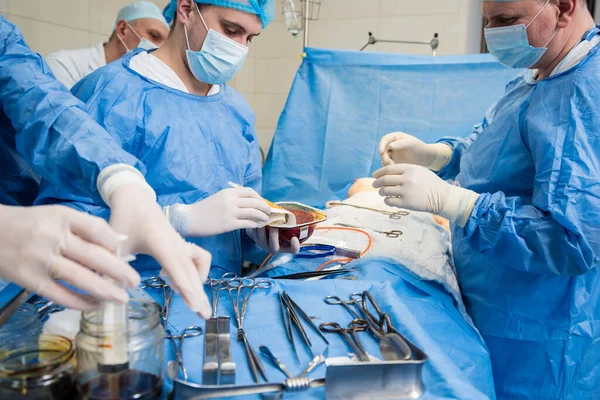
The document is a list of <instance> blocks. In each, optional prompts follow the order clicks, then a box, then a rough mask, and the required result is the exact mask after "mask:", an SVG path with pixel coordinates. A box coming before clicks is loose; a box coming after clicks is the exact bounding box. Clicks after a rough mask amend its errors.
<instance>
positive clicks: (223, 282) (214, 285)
mask: <svg viewBox="0 0 600 400" xmlns="http://www.w3.org/2000/svg"><path fill="white" fill-rule="evenodd" d="M236 278H237V274H236V273H235V272H227V273H225V274H224V275H223V276H222V277H221V279H210V280H209V281H208V285H209V287H210V304H211V305H212V318H216V317H217V312H218V308H219V297H220V296H221V291H222V290H226V289H227V283H228V282H229V281H232V280H234V279H236Z"/></svg>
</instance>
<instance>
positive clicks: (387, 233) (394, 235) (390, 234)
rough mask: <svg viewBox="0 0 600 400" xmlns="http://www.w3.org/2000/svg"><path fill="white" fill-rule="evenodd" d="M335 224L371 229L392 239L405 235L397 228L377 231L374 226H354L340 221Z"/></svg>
mask: <svg viewBox="0 0 600 400" xmlns="http://www.w3.org/2000/svg"><path fill="white" fill-rule="evenodd" d="M334 225H337V226H342V227H344V228H354V229H370V230H372V231H373V232H375V233H380V234H382V235H385V236H387V237H389V238H390V239H398V238H399V237H400V236H402V235H403V232H402V231H399V230H397V229H394V230H391V231H377V230H375V229H372V228H366V227H361V226H354V225H348V224H340V223H336V224H334Z"/></svg>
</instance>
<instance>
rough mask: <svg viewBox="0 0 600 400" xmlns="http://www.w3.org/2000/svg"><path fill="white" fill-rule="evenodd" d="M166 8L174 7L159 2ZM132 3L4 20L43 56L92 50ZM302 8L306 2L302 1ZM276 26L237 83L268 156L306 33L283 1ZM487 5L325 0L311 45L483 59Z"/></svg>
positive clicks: (32, 8)
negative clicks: (436, 41) (434, 42)
mask: <svg viewBox="0 0 600 400" xmlns="http://www.w3.org/2000/svg"><path fill="white" fill-rule="evenodd" d="M153 1H154V3H156V4H158V5H159V6H161V7H162V6H164V5H165V4H166V0H162V1H161V0H153ZM131 2H132V0H0V13H2V14H3V15H5V16H6V17H7V18H8V19H10V20H11V21H12V22H14V23H15V24H16V25H17V26H18V27H19V28H20V29H21V30H22V31H23V34H24V36H25V39H26V40H27V42H28V43H29V45H30V46H31V47H32V49H34V50H35V51H37V52H39V53H41V54H42V55H44V56H45V55H48V54H49V53H51V52H53V51H56V50H59V49H64V48H72V49H75V48H82V47H89V46H92V45H94V44H96V43H99V42H102V41H105V40H106V39H107V38H108V36H109V34H110V33H111V31H112V28H113V24H114V19H115V16H116V14H117V11H118V10H119V9H120V8H121V7H123V6H125V5H127V4H130V3H131ZM298 2H299V1H298ZM276 4H277V12H276V19H275V21H274V22H273V23H272V24H271V25H270V26H269V27H268V28H267V29H266V30H265V31H264V32H263V33H262V34H261V35H260V36H259V37H257V38H256V39H255V40H254V41H253V43H252V44H251V46H250V53H249V56H248V59H247V61H246V63H245V65H244V67H243V68H242V70H241V71H240V72H239V73H238V75H237V76H236V77H235V78H234V80H233V81H232V82H230V84H231V85H232V86H233V87H235V88H236V89H238V90H239V91H240V92H242V94H243V95H244V96H245V97H246V98H247V100H248V101H249V103H250V105H251V106H252V108H253V109H254V111H255V112H256V127H257V131H258V135H259V139H260V142H261V146H262V147H263V149H264V150H265V153H266V152H267V150H268V147H269V145H270V143H271V140H272V138H273V133H274V132H275V128H276V126H277V120H278V118H279V115H280V114H281V111H282V109H283V106H284V104H285V101H286V98H287V94H288V92H289V89H290V87H291V84H292V80H293V78H294V75H295V73H296V71H297V69H298V66H299V65H300V63H301V62H302V57H301V54H302V32H301V33H300V35H299V37H298V38H293V37H292V36H291V35H290V34H289V33H288V32H287V30H286V27H285V22H284V21H283V17H282V15H281V0H276ZM480 4H481V2H480V0H419V1H412V0H321V8H320V14H319V19H318V20H317V21H311V23H310V43H309V44H310V46H313V47H329V48H336V49H345V50H354V49H360V48H361V47H362V46H363V45H364V44H366V43H367V38H368V32H373V34H374V35H375V37H376V38H379V39H389V40H408V41H429V40H431V38H432V37H433V34H434V33H435V32H437V33H439V35H440V47H439V54H440V55H450V54H466V53H477V52H479V48H480V41H479V40H480V33H478V32H480V29H481V16H480V12H479V7H480ZM367 51H385V52H400V53H408V54H431V49H430V47H429V46H427V45H421V46H415V45H399V44H385V43H378V44H376V45H374V46H369V47H368V49H367Z"/></svg>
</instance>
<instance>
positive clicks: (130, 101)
mask: <svg viewBox="0 0 600 400" xmlns="http://www.w3.org/2000/svg"><path fill="white" fill-rule="evenodd" d="M165 15H166V17H167V19H168V20H170V21H172V26H171V31H170V34H169V37H168V38H167V40H166V41H165V43H164V44H163V45H162V46H161V47H160V49H158V50H156V51H152V52H148V51H144V50H141V49H138V50H136V51H135V52H134V53H133V54H129V55H126V56H125V57H123V58H122V59H120V60H119V61H118V62H115V63H113V64H110V65H108V66H106V67H105V68H102V69H100V70H98V71H96V72H95V73H93V74H91V75H90V76H88V77H87V78H85V79H84V80H83V81H81V82H80V83H79V84H78V85H76V86H75V87H74V88H73V92H74V94H75V95H76V96H78V97H79V98H80V99H81V100H83V101H84V102H85V103H86V105H87V111H88V112H89V113H90V114H91V115H92V116H93V117H94V118H95V119H96V120H97V121H98V122H99V123H100V124H101V125H102V126H104V127H105V128H106V130H107V131H108V132H109V133H110V134H111V135H112V136H113V137H114V138H115V139H116V140H117V141H118V142H119V143H120V144H121V146H122V148H123V149H125V150H126V151H127V152H129V153H131V154H132V155H134V156H135V157H137V158H139V159H140V160H143V162H144V164H145V165H146V167H147V168H148V171H147V174H146V179H147V181H148V183H149V184H150V185H151V186H152V188H153V189H154V190H155V191H156V194H157V197H158V202H159V204H161V205H162V206H163V207H164V209H165V213H166V214H167V216H168V218H169V220H170V221H171V222H172V224H173V226H174V227H176V229H177V230H178V231H179V232H180V233H181V234H182V235H184V236H185V237H188V238H193V241H194V243H196V244H198V245H200V246H202V247H203V248H205V249H206V250H208V251H210V252H211V254H212V256H213V266H214V267H219V268H214V270H215V273H216V274H218V275H219V276H220V275H221V274H223V272H224V271H234V272H237V273H240V272H241V266H242V251H243V248H247V249H250V248H251V245H252V244H253V243H255V244H257V245H259V246H260V247H262V248H263V249H264V250H266V251H268V252H269V253H278V252H282V251H283V252H291V253H296V252H298V250H299V242H298V239H297V238H294V240H293V241H292V243H291V246H289V247H281V246H280V244H279V236H278V234H279V233H278V230H277V229H271V230H270V231H269V233H268V234H267V230H266V229H265V228H263V226H264V225H265V223H266V221H267V220H268V219H269V214H270V207H269V205H268V204H267V203H266V202H265V201H264V200H263V199H262V197H261V196H260V195H259V193H260V191H261V181H262V166H261V154H260V149H259V143H258V140H257V136H256V131H255V127H254V121H255V117H254V113H253V112H252V110H251V109H250V106H249V105H248V103H247V102H246V100H245V99H244V98H243V97H242V96H241V95H240V94H239V93H238V92H236V91H235V90H234V89H232V88H231V87H229V86H228V85H227V84H226V82H227V81H229V80H230V79H231V78H233V76H234V75H235V73H236V72H237V71H238V70H239V69H240V68H241V67H242V65H243V63H244V60H245V58H246V55H247V54H248V45H249V43H250V41H252V40H253V39H254V38H255V37H256V36H258V35H259V34H260V33H261V30H262V28H264V27H266V26H267V25H268V24H269V22H271V21H272V19H273V16H274V2H273V0H228V1H222V0H199V1H193V0H178V1H177V0H174V1H172V2H171V3H170V5H169V6H168V7H167V8H166V10H165ZM240 186H241V187H240ZM37 201H38V203H43V204H48V203H67V204H70V205H71V206H73V207H75V208H77V209H79V210H82V211H86V212H89V213H92V214H94V215H97V216H103V217H108V209H107V208H106V207H103V206H102V205H101V204H98V202H96V201H95V200H94V199H92V198H90V197H88V196H85V194H80V193H76V192H73V191H66V190H63V189H62V188H61V187H59V186H56V185H52V184H51V183H49V182H43V183H42V189H41V191H40V197H39V198H38V200H37ZM135 266H136V267H137V268H138V269H142V270H143V269H155V268H156V265H155V264H154V263H153V262H152V261H151V260H147V259H142V258H140V259H139V260H138V261H137V263H136V264H135Z"/></svg>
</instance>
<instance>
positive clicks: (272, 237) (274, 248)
mask: <svg viewBox="0 0 600 400" xmlns="http://www.w3.org/2000/svg"><path fill="white" fill-rule="evenodd" d="M263 230H264V231H266V229H263ZM267 243H269V249H270V250H271V251H270V253H271V254H279V251H280V245H279V229H274V228H271V229H269V241H268V242H267Z"/></svg>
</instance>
